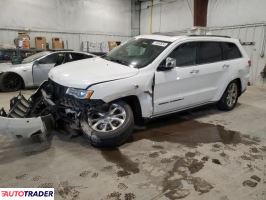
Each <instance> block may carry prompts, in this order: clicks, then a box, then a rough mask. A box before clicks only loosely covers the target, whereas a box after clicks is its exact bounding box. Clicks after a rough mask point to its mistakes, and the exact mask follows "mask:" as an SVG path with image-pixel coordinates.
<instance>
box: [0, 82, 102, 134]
mask: <svg viewBox="0 0 266 200" xmlns="http://www.w3.org/2000/svg"><path fill="white" fill-rule="evenodd" d="M67 89H68V88H67V87H64V86H61V85H59V84H57V83H55V82H53V81H51V80H49V81H45V82H44V83H43V84H42V85H41V86H40V87H39V88H38V89H37V90H36V92H35V93H33V94H32V95H31V96H30V98H29V99H26V98H25V97H24V96H23V95H22V94H21V93H20V94H19V95H18V96H17V97H14V98H12V99H11V101H10V110H9V112H6V111H5V110H4V109H2V110H1V111H0V131H1V132H2V133H4V134H12V135H15V136H17V137H25V138H32V137H35V136H37V135H38V136H39V137H40V138H42V139H43V138H45V137H47V136H49V135H50V132H51V131H52V130H53V128H54V127H59V125H61V124H62V123H61V122H63V125H67V126H68V127H71V128H73V129H82V128H83V127H84V126H83V125H81V124H84V120H85V121H86V115H87V113H88V112H91V110H92V108H96V107H97V106H98V105H103V104H104V102H103V101H101V100H87V99H77V98H75V97H73V96H71V95H67V94H66V91H67ZM86 134H88V130H87V127H86Z"/></svg>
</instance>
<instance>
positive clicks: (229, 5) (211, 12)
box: [207, 0, 266, 85]
mask: <svg viewBox="0 0 266 200" xmlns="http://www.w3.org/2000/svg"><path fill="white" fill-rule="evenodd" d="M265 8H266V1H265V0H252V1H250V0H234V1H232V0H209V5H208V16H207V25H208V27H209V32H211V33H212V34H217V35H228V36H231V37H234V38H238V39H240V40H241V42H245V43H246V44H247V42H253V43H252V45H244V48H245V49H246V51H247V53H248V55H249V57H250V58H251V61H252V67H251V73H250V75H251V76H250V82H251V84H257V85H261V84H263V83H264V82H265V81H263V79H262V77H261V74H260V73H261V71H262V70H263V68H264V66H265V65H266V57H265V56H266V48H265V46H266V24H265V22H266V12H265Z"/></svg>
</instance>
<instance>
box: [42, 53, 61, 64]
mask: <svg viewBox="0 0 266 200" xmlns="http://www.w3.org/2000/svg"><path fill="white" fill-rule="evenodd" d="M57 58H58V53H53V54H50V55H48V56H46V57H44V58H42V59H41V60H39V63H40V64H55V63H56V61H57Z"/></svg>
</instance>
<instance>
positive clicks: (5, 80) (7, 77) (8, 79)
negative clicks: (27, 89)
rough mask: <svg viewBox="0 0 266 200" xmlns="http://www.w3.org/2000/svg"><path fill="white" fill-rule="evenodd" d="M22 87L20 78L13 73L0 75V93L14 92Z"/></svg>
mask: <svg viewBox="0 0 266 200" xmlns="http://www.w3.org/2000/svg"><path fill="white" fill-rule="evenodd" d="M22 87H23V80H22V78H21V77H20V76H19V75H17V74H15V73H9V72H8V73H3V74H1V75H0V90H1V91H2V92H15V91H17V90H20V89H21V88H22Z"/></svg>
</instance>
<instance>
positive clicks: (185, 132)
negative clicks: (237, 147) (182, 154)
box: [133, 116, 256, 146]
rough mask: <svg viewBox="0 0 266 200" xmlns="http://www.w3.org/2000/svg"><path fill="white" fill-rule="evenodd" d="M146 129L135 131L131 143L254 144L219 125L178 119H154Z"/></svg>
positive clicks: (238, 133) (252, 141)
mask: <svg viewBox="0 0 266 200" xmlns="http://www.w3.org/2000/svg"><path fill="white" fill-rule="evenodd" d="M145 127H146V129H145V130H141V131H135V132H134V134H133V141H138V140H141V139H148V140H152V141H156V142H164V141H166V142H171V143H181V144H185V145H188V146H195V145H197V144H199V143H215V142H222V143H224V144H238V143H244V144H248V145H250V144H255V143H256V141H255V140H251V139H250V138H249V137H247V136H244V135H242V134H240V132H237V131H231V130H226V129H225V128H224V127H223V126H221V125H213V124H207V123H200V122H197V121H195V120H192V119H191V120H187V119H182V118H178V117H174V116H173V117H170V118H169V117H167V118H160V119H156V120H154V121H153V122H150V123H148V124H146V126H145Z"/></svg>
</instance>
